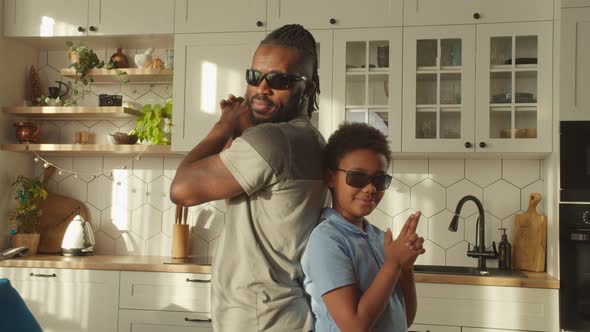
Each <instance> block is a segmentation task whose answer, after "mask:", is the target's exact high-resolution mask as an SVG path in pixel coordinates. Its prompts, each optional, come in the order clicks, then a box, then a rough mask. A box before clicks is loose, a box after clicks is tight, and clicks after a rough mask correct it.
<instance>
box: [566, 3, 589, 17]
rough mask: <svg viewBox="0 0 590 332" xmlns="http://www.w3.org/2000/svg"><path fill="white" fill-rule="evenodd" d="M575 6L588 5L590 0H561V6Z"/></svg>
mask: <svg viewBox="0 0 590 332" xmlns="http://www.w3.org/2000/svg"><path fill="white" fill-rule="evenodd" d="M576 7H590V0H561V8H576ZM562 14H563V13H562Z"/></svg>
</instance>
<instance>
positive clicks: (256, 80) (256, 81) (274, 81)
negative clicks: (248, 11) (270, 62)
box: [246, 69, 309, 90]
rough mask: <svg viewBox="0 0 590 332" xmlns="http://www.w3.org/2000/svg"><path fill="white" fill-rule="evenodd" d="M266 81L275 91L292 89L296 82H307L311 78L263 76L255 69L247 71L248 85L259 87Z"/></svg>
mask: <svg viewBox="0 0 590 332" xmlns="http://www.w3.org/2000/svg"><path fill="white" fill-rule="evenodd" d="M264 79H266V84H268V87H269V88H271V89H275V90H285V89H288V88H290V87H291V85H292V84H293V82H295V81H305V80H308V79H309V77H305V76H296V75H289V74H279V73H268V74H263V73H261V72H259V71H257V70H254V69H246V83H248V84H249V85H252V86H259V85H260V83H262V80H264Z"/></svg>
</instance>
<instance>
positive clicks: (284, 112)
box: [247, 90, 305, 126]
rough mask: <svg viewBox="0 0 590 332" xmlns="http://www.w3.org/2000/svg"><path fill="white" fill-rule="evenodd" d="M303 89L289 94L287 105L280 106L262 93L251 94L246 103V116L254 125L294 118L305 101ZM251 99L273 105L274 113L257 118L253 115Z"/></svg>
mask: <svg viewBox="0 0 590 332" xmlns="http://www.w3.org/2000/svg"><path fill="white" fill-rule="evenodd" d="M303 93H304V91H303V90H302V91H299V92H296V93H295V94H293V96H291V98H290V99H289V101H288V103H287V105H284V106H282V107H277V106H276V105H275V103H273V102H272V101H271V100H270V99H269V98H268V97H267V96H264V95H259V94H256V95H254V96H252V97H251V98H248V100H247V104H248V108H249V111H248V118H249V119H250V122H251V123H252V124H253V125H254V126H257V125H259V124H263V123H279V122H287V121H289V120H292V119H293V118H295V117H296V116H297V115H298V114H299V112H300V110H301V108H302V106H303V104H304V101H305V96H304V95H303ZM253 99H258V100H260V101H262V102H264V103H267V104H270V105H272V106H273V107H275V111H274V113H273V114H272V115H271V116H270V118H268V119H267V118H257V117H256V116H255V115H254V110H253V109H252V100H253Z"/></svg>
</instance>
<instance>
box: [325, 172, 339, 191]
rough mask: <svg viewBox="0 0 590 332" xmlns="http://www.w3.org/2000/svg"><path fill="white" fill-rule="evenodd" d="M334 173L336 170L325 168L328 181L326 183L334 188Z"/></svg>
mask: <svg viewBox="0 0 590 332" xmlns="http://www.w3.org/2000/svg"><path fill="white" fill-rule="evenodd" d="M334 175H335V174H334V171H332V170H331V169H327V168H326V169H325V170H324V180H325V181H326V185H327V186H328V188H330V189H332V188H334V181H336V180H335V176H334Z"/></svg>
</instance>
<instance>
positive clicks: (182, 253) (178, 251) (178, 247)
mask: <svg viewBox="0 0 590 332" xmlns="http://www.w3.org/2000/svg"><path fill="white" fill-rule="evenodd" d="M188 239H189V225H185V224H174V225H172V258H186V257H188Z"/></svg>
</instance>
